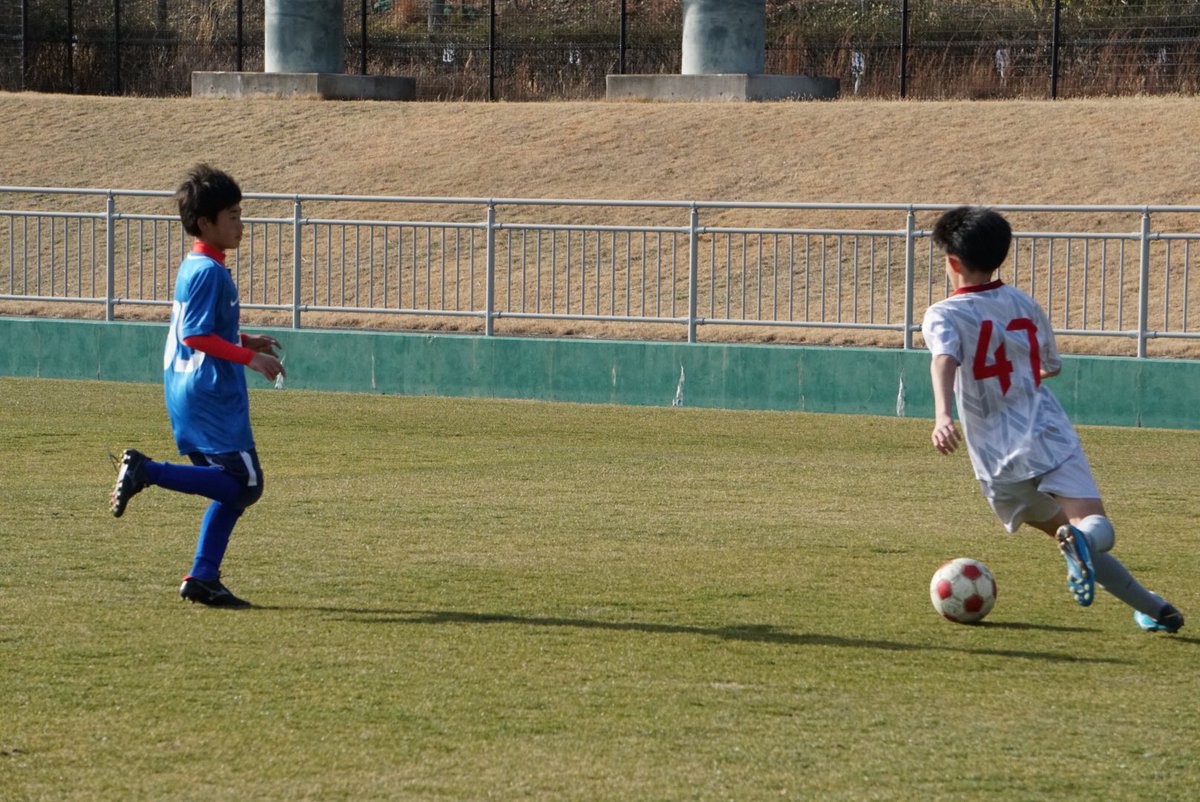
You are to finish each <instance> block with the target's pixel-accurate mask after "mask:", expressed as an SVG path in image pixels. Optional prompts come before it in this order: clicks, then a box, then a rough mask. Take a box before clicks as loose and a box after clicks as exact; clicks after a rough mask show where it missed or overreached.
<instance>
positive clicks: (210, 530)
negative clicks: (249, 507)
mask: <svg viewBox="0 0 1200 802" xmlns="http://www.w3.org/2000/svg"><path fill="white" fill-rule="evenodd" d="M235 484H236V483H235ZM243 511H244V510H242V509H239V508H237V507H232V506H230V505H228V504H222V503H221V502H219V501H214V502H213V503H212V504H209V505H208V510H207V511H206V512H205V513H204V522H203V523H201V524H200V541H199V542H198V543H197V544H196V560H195V562H193V563H192V570H191V573H190V576H194V577H196V578H197V579H206V580H207V579H216V578H217V577H219V576H220V575H221V560H222V559H224V557H225V548H226V547H227V546H228V545H229V536H230V535H231V534H232V533H233V526H234V524H236V523H237V521H238V518H240V517H241V516H242V512H243Z"/></svg>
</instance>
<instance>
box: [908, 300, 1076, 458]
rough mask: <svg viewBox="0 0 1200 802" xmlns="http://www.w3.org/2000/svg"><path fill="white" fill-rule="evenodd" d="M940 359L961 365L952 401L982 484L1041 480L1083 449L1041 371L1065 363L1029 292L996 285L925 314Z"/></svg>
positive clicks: (927, 338) (926, 332)
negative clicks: (1040, 478) (951, 359)
mask: <svg viewBox="0 0 1200 802" xmlns="http://www.w3.org/2000/svg"><path fill="white" fill-rule="evenodd" d="M921 331H922V333H923V334H924V335H925V343H926V345H927V346H928V347H929V350H930V351H931V352H932V353H933V354H934V355H939V354H948V355H949V356H952V357H954V359H955V360H957V361H958V370H957V371H956V372H955V378H954V396H955V399H956V401H957V404H958V417H959V420H960V421H961V423H962V427H963V433H964V434H965V435H966V438H967V451H968V452H969V453H970V455H971V464H972V466H974V468H975V476H976V478H978V479H980V480H983V481H988V482H1016V481H1021V480H1024V479H1031V478H1033V477H1036V476H1041V475H1043V474H1045V473H1048V472H1049V471H1051V470H1053V469H1054V468H1056V467H1058V466H1059V465H1061V464H1062V463H1063V462H1065V461H1066V460H1067V458H1068V457H1070V456H1071V455H1072V454H1073V453H1075V451H1076V450H1077V449H1079V448H1080V445H1079V436H1078V435H1077V434H1076V433H1075V428H1074V427H1073V426H1072V425H1071V421H1070V420H1069V419H1068V418H1067V414H1066V413H1065V412H1064V411H1063V408H1062V405H1061V404H1059V403H1058V399H1057V398H1055V397H1054V394H1053V393H1052V392H1050V390H1049V389H1048V388H1047V387H1045V386H1043V385H1042V381H1041V371H1042V370H1043V369H1044V370H1047V371H1050V372H1054V371H1057V370H1058V369H1059V368H1060V367H1061V365H1062V360H1061V358H1060V357H1059V355H1058V349H1057V348H1056V347H1055V344H1054V333H1053V331H1051V328H1050V319H1049V318H1048V317H1047V316H1046V313H1045V311H1044V310H1043V309H1042V308H1041V307H1040V306H1039V305H1038V303H1037V302H1036V301H1034V300H1033V299H1032V298H1030V297H1029V296H1028V295H1027V294H1026V293H1024V292H1022V291H1021V290H1019V289H1017V288H1016V287H1010V286H1008V285H1006V284H1004V283H1003V282H1001V281H999V280H997V281H993V282H991V283H988V284H983V285H979V286H976V287H964V288H962V289H960V290H958V291H956V292H955V293H954V294H953V295H951V296H950V297H949V298H947V299H946V300H944V301H939V302H938V303H936V304H934V305H933V306H931V307H929V309H928V310H927V311H926V312H925V319H924V321H923V322H922V324H921Z"/></svg>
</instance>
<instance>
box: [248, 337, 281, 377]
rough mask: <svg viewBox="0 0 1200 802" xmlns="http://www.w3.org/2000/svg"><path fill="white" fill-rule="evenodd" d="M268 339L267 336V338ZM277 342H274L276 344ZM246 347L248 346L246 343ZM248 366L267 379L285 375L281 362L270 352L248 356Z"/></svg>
mask: <svg viewBox="0 0 1200 802" xmlns="http://www.w3.org/2000/svg"><path fill="white" fill-rule="evenodd" d="M268 339H269V338H268ZM278 344H279V343H276V345H278ZM246 347H247V348H249V347H250V346H249V345H247V346H246ZM249 366H250V368H251V369H253V370H255V371H257V372H259V373H261V374H262V375H263V376H265V377H266V379H267V381H275V379H276V377H278V376H286V375H287V371H285V370H284V369H283V363H282V362H280V361H279V360H278V359H276V358H275V357H273V356H271V355H270V354H267V353H263V352H261V351H260V352H258V353H256V354H255V355H254V356H252V357H251V358H250V365H249Z"/></svg>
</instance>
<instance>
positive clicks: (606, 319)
mask: <svg viewBox="0 0 1200 802" xmlns="http://www.w3.org/2000/svg"><path fill="white" fill-rule="evenodd" d="M492 316H493V317H497V318H513V319H517V320H591V321H595V322H597V323H674V324H679V325H684V324H686V323H687V318H686V317H639V316H636V315H628V316H626V315H587V314H578V315H572V314H565V313H557V314H552V313H548V312H547V313H541V314H539V313H537V312H504V311H496V312H494V313H493V314H492Z"/></svg>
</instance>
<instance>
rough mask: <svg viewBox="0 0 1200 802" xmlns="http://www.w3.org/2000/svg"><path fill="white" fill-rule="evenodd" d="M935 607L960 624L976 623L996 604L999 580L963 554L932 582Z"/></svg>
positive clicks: (981, 564) (946, 565)
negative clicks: (997, 582) (997, 581)
mask: <svg viewBox="0 0 1200 802" xmlns="http://www.w3.org/2000/svg"><path fill="white" fill-rule="evenodd" d="M929 599H930V601H932V602H933V609H935V610H937V611H938V612H939V613H941V614H942V615H943V616H945V617H946V618H948V619H950V620H951V621H955V622H957V623H959V624H974V623H975V622H976V621H982V620H983V617H984V616H985V615H987V614H988V613H990V612H991V611H992V606H993V605H995V603H996V580H995V579H993V578H992V572H991V571H989V570H988V567H987V566H986V565H984V564H983V563H981V562H979V560H972V559H971V558H969V557H959V558H958V559H956V560H951V561H950V562H948V563H946V564H945V565H943V566H942V567H941V568H939V569H937V571H936V572H935V573H934V575H933V579H932V580H931V581H930V583H929Z"/></svg>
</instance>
